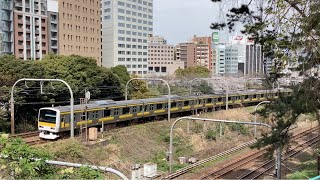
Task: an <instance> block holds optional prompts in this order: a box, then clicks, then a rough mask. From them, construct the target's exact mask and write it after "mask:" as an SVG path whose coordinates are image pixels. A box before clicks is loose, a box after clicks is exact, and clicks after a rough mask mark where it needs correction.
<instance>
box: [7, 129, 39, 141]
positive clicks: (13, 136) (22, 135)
mask: <svg viewBox="0 0 320 180" xmlns="http://www.w3.org/2000/svg"><path fill="white" fill-rule="evenodd" d="M39 133H40V131H34V132H27V133H20V134H14V135H10V136H9V137H11V138H22V139H25V138H30V137H35V136H39Z"/></svg>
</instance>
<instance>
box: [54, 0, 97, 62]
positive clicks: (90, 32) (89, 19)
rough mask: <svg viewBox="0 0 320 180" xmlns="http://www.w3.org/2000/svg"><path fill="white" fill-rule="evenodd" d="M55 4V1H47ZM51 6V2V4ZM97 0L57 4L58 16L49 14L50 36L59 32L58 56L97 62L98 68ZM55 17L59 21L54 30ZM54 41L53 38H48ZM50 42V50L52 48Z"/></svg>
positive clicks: (68, 1)
mask: <svg viewBox="0 0 320 180" xmlns="http://www.w3.org/2000/svg"><path fill="white" fill-rule="evenodd" d="M49 1H56V0H49ZM53 4H54V2H53ZM100 7H101V5H100V0H76V1H75V0H73V1H70V0H58V16H55V15H56V13H54V12H55V11H54V10H55V9H56V8H52V7H50V8H52V9H53V10H52V11H51V12H53V13H50V26H51V27H50V28H51V29H52V31H51V32H55V31H54V30H55V29H58V34H57V36H58V44H59V46H58V49H59V54H60V55H72V54H76V55H81V56H86V57H92V58H94V59H96V61H97V65H99V66H100V65H101V9H100ZM55 17H58V23H57V24H58V26H56V22H55V20H56V19H55ZM51 37H55V34H54V33H53V34H51ZM54 43H55V42H54V41H51V49H52V48H53V47H54Z"/></svg>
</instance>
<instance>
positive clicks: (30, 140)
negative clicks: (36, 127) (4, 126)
mask: <svg viewBox="0 0 320 180" xmlns="http://www.w3.org/2000/svg"><path fill="white" fill-rule="evenodd" d="M39 133H40V131H34V132H27V133H20V134H14V135H10V136H9V137H10V138H21V139H23V140H24V141H25V142H26V143H27V144H29V145H30V146H34V145H38V144H44V143H46V142H47V141H46V140H43V139H40V138H39Z"/></svg>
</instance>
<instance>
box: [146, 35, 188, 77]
mask: <svg viewBox="0 0 320 180" xmlns="http://www.w3.org/2000/svg"><path fill="white" fill-rule="evenodd" d="M174 54H175V48H174V46H173V45H168V44H167V41H166V40H165V39H164V38H163V37H161V36H150V37H149V38H148V73H149V75H155V76H173V75H174V73H175V71H176V70H177V69H179V68H182V69H183V68H184V62H182V61H180V60H176V59H175V58H174Z"/></svg>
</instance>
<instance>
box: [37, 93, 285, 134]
mask: <svg viewBox="0 0 320 180" xmlns="http://www.w3.org/2000/svg"><path fill="white" fill-rule="evenodd" d="M279 93H281V94H283V95H290V93H291V91H290V90H288V89H284V90H281V91H275V90H272V91H267V92H266V91H265V90H264V91H263V90H249V91H242V92H237V93H230V94H229V96H228V105H230V106H235V105H241V104H242V105H249V104H254V103H258V102H261V101H264V100H267V99H276V98H278V96H279ZM225 106H226V95H224V94H220V95H219V94H213V95H199V96H171V109H170V111H171V114H173V115H174V114H176V115H183V114H185V113H191V112H196V111H204V112H207V111H211V110H212V109H217V108H223V107H225ZM86 113H87V114H86ZM167 113H168V96H164V97H160V98H149V99H139V100H127V101H112V100H106V101H95V102H92V103H89V104H87V108H86V110H85V108H84V106H83V105H75V106H74V114H75V115H74V122H75V123H74V125H75V129H79V128H80V127H81V126H84V125H85V124H86V119H87V124H88V127H93V126H100V125H102V123H104V124H109V123H115V122H120V121H130V120H134V119H148V118H153V117H157V116H165V115H167ZM38 128H39V131H40V134H39V136H40V137H41V138H43V139H57V138H59V136H60V134H61V133H63V132H66V131H70V106H59V107H48V108H41V109H40V110H39V114H38Z"/></svg>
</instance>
